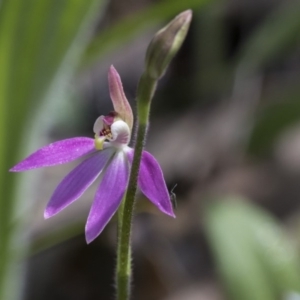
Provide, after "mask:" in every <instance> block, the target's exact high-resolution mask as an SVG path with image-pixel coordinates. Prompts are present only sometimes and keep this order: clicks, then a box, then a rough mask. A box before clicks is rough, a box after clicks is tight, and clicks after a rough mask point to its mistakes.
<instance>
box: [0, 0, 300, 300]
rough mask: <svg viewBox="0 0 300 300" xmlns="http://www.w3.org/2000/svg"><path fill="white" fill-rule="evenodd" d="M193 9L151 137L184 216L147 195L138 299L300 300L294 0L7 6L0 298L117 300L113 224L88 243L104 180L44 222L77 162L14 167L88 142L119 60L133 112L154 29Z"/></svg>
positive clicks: (0, 99)
mask: <svg viewBox="0 0 300 300" xmlns="http://www.w3.org/2000/svg"><path fill="white" fill-rule="evenodd" d="M188 8H191V9H193V12H194V17H193V22H192V25H191V28H190V32H189V34H188V37H187V40H186V42H185V43H184V45H183V47H182V49H181V51H180V53H179V54H178V55H177V56H176V58H175V59H174V61H173V62H172V64H171V66H170V68H169V70H168V72H167V74H166V75H165V77H164V78H163V79H162V80H161V82H160V84H159V86H158V90H157V93H156V95H155V98H154V100H153V105H152V113H151V126H150V130H149V135H148V139H147V145H146V148H147V149H148V150H149V151H150V152H151V153H152V154H153V155H155V156H156V157H157V159H158V160H159V162H160V163H161V166H162V169H163V171H164V175H165V178H166V181H167V184H168V187H169V189H170V190H171V189H172V187H173V186H174V185H175V184H177V187H176V188H175V190H174V192H175V193H176V195H177V202H178V204H177V210H176V215H177V218H176V219H175V220H173V219H169V218H167V217H165V216H163V215H161V214H160V213H159V212H157V211H156V210H155V209H154V208H153V207H152V205H151V204H149V203H148V202H147V201H145V199H144V198H143V196H142V195H139V196H138V204H137V214H136V217H135V221H134V231H133V250H134V255H133V266H134V278H133V299H143V300H153V299H154V300H181V299H184V300H202V299H203V300H223V299H224V300H269V299H270V300H277V299H278V300H279V299H280V300H299V299H300V268H299V267H300V265H299V263H300V261H299V254H300V205H299V204H300V184H299V182H300V83H299V82H300V1H295V0H294V1H292V0H291V1H284V0H264V1H258V0H255V1H254V0H243V1H240V0H230V1H229V0H227V1H212V0H185V1H182V0H156V1H155V0H142V1H141V0H129V1H117V0H111V1H105V0H43V1H39V0H2V1H1V2H0V191H1V197H0V300H4V299H5V300H7V299H8V300H10V299H12V300H14V299H24V300H40V299H43V300H47V299H49V300H50V299H56V300H60V299H61V300H65V299H67V300H69V299H70V300H81V299H85V300H89V299H103V300H106V299H114V294H115V292H114V283H113V278H114V266H115V261H116V259H115V251H116V224H115V222H113V221H112V222H111V223H110V224H109V226H107V228H106V229H105V231H104V232H103V233H102V234H101V236H100V237H99V238H97V240H96V241H94V242H93V243H92V244H90V245H86V244H85V239H84V223H85V220H86V217H87V214H88V211H89V207H90V204H91V202H92V200H93V195H94V192H95V188H96V185H95V186H94V187H93V188H91V189H90V190H89V191H88V192H87V193H86V194H85V195H84V196H83V197H82V199H80V200H79V201H78V202H76V203H74V204H73V205H72V206H70V207H68V208H67V209H66V210H64V211H63V212H61V213H60V214H59V215H58V216H55V217H53V218H52V219H49V220H44V219H43V209H44V207H45V204H46V203H47V201H48V199H49V198H50V196H51V193H52V192H53V190H54V188H55V186H56V185H57V184H58V183H59V182H60V180H61V179H62V178H63V177H64V175H65V174H66V173H67V172H68V171H69V170H71V169H72V168H73V167H74V165H76V163H75V164H73V163H70V164H67V165H64V166H59V167H54V168H47V169H44V170H35V171H31V172H27V173H24V174H11V173H9V172H8V170H9V168H10V167H12V166H13V165H14V164H15V163H17V162H18V161H19V160H20V159H22V158H24V157H25V156H27V155H28V154H29V153H31V152H32V151H33V150H35V149H37V148H39V147H41V146H42V145H45V144H47V143H50V142H52V141H55V140H59V139H64V138H68V137H74V136H89V137H92V136H93V133H92V126H93V124H94V121H95V119H96V118H97V117H98V116H99V115H100V114H107V113H108V112H109V111H110V110H111V109H112V105H111V103H110V99H109V93H108V84H107V71H108V68H109V66H110V65H111V64H113V65H114V66H115V67H116V69H117V70H118V71H119V73H120V75H121V77H122V80H123V85H124V89H125V93H126V95H127V97H128V99H129V101H130V102H131V104H132V106H133V108H135V91H136V87H137V82H138V80H139V77H140V75H141V74H142V71H143V61H144V55H145V51H146V48H147V45H148V44H149V42H150V40H151V37H152V36H153V34H154V33H155V32H156V31H157V30H158V29H159V28H161V27H162V26H164V25H165V24H166V23H167V22H168V21H169V20H170V19H171V18H172V17H174V16H175V15H176V14H177V13H179V12H181V11H183V10H185V9H188Z"/></svg>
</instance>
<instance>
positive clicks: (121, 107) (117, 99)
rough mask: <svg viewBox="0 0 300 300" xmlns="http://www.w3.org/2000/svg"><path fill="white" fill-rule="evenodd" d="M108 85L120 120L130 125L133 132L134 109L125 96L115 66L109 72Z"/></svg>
mask: <svg viewBox="0 0 300 300" xmlns="http://www.w3.org/2000/svg"><path fill="white" fill-rule="evenodd" d="M108 84H109V92H110V98H111V100H112V103H113V106H114V110H115V111H116V112H117V113H118V114H119V116H120V118H121V119H122V120H123V121H125V122H126V123H127V124H128V126H129V128H130V130H131V129H132V126H133V114H132V109H131V106H130V104H129V102H128V100H127V98H126V96H125V94H124V90H123V85H122V81H121V78H120V75H119V74H118V72H117V70H116V69H115V68H114V67H113V66H111V67H110V69H109V72H108Z"/></svg>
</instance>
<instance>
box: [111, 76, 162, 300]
mask: <svg viewBox="0 0 300 300" xmlns="http://www.w3.org/2000/svg"><path fill="white" fill-rule="evenodd" d="M155 88H156V81H155V80H153V79H151V78H150V77H149V76H148V75H147V74H144V75H143V76H142V77H141V80H140V82H139V86H138V91H137V105H138V127H137V135H136V142H135V147H134V157H133V162H132V167H131V173H130V177H129V183H128V189H127V192H126V195H125V199H124V203H123V205H122V207H121V208H120V212H119V224H118V227H119V228H118V235H119V237H118V251H117V274H116V275H117V280H116V281H117V282H116V285H117V300H129V298H130V281H131V223H132V217H133V210H134V203H135V194H136V190H137V179H138V172H139V168H140V162H141V156H142V152H143V149H144V144H145V138H146V134H147V126H148V120H149V111H150V103H151V99H152V97H153V94H154V91H155Z"/></svg>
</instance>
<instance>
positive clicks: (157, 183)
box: [127, 149, 175, 218]
mask: <svg viewBox="0 0 300 300" xmlns="http://www.w3.org/2000/svg"><path fill="white" fill-rule="evenodd" d="M133 155H134V151H133V149H130V150H127V156H128V159H129V161H130V162H131V163H132V160H133ZM138 186H139V188H140V189H141V191H142V193H143V194H144V195H145V196H146V197H147V198H148V199H149V200H150V201H151V202H152V203H153V204H154V205H155V206H156V207H157V208H158V209H159V210H160V211H162V212H163V213H165V214H167V215H169V216H171V217H174V218H175V215H174V212H173V207H172V203H171V199H170V196H169V193H168V189H167V187H166V183H165V180H164V177H163V173H162V170H161V168H160V166H159V163H158V162H157V160H156V159H155V158H154V157H153V156H152V155H151V154H150V153H149V152H147V151H143V153H142V159H141V165H140V171H139V178H138Z"/></svg>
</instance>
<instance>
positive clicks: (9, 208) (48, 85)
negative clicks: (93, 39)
mask: <svg viewBox="0 0 300 300" xmlns="http://www.w3.org/2000/svg"><path fill="white" fill-rule="evenodd" d="M99 3H101V0H43V1H39V0H27V1H22V0H4V1H2V3H1V7H0V64H1V68H0V190H1V192H2V194H1V198H0V299H13V298H14V297H13V295H12V294H11V293H13V292H15V293H18V289H17V287H18V286H17V283H16V282H13V283H12V285H13V289H11V290H9V287H10V286H11V282H9V280H10V279H8V278H9V276H8V274H11V270H12V267H13V266H14V263H15V259H16V258H15V257H14V252H15V251H12V250H15V248H13V243H15V244H17V245H18V246H19V247H18V249H16V250H18V251H24V249H23V247H20V246H21V244H22V245H24V244H25V242H24V241H23V240H22V241H20V242H19V243H17V242H16V241H17V238H18V235H17V232H18V231H17V229H18V226H20V223H22V221H21V220H19V219H17V220H16V219H15V217H16V215H17V214H18V213H17V211H18V210H19V209H20V207H22V206H23V205H21V203H22V202H24V201H27V200H29V199H28V198H27V197H26V195H24V196H23V195H22V196H23V197H22V199H19V201H20V202H17V201H16V200H17V199H16V195H17V194H18V192H17V186H19V184H18V185H17V178H19V177H20V175H17V174H10V173H8V170H9V168H10V167H11V166H12V165H13V164H15V163H16V162H17V159H18V158H19V157H20V155H21V152H22V150H24V149H25V148H27V147H28V141H31V140H32V130H31V129H32V128H35V132H37V131H38V130H39V129H41V128H44V123H43V122H41V121H42V119H41V117H40V114H38V111H39V109H40V108H41V107H42V104H43V102H44V103H46V105H44V104H43V105H44V106H45V107H47V108H48V107H50V106H51V104H52V103H54V102H55V101H57V100H61V98H60V97H59V94H60V95H62V93H63V90H64V88H65V85H64V84H63V83H65V82H66V81H68V80H69V78H70V76H71V74H72V72H73V71H74V69H75V66H76V64H77V63H78V61H79V57H80V54H81V53H82V52H83V50H84V48H85V47H86V45H87V42H88V35H87V32H88V31H87V29H88V27H90V25H91V21H92V19H93V18H94V16H95V13H96V12H97V7H98V5H99ZM58 92H59V94H58ZM54 96H55V97H54ZM48 118H49V117H48ZM35 122H38V123H35ZM34 123H35V124H34ZM33 124H34V125H33ZM23 217H26V216H23Z"/></svg>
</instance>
